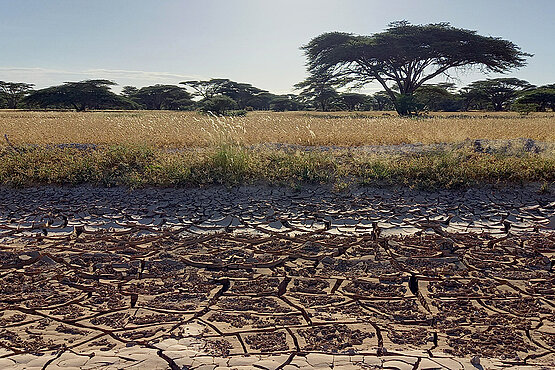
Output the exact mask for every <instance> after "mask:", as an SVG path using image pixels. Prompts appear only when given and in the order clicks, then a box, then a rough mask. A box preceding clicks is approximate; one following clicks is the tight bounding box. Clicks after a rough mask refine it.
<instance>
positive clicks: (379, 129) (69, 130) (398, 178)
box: [0, 111, 555, 187]
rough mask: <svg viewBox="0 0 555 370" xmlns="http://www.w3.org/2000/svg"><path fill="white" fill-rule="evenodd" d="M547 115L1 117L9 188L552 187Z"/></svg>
mask: <svg viewBox="0 0 555 370" xmlns="http://www.w3.org/2000/svg"><path fill="white" fill-rule="evenodd" d="M554 120H555V118H554V115H553V113H552V112H551V113H531V114H528V115H520V114H518V113H507V112H502V113H491V112H490V113H483V112H471V113H464V114H449V113H432V114H429V115H427V116H421V117H418V118H403V117H398V116H397V115H395V114H393V113H387V112H386V113H384V112H331V113H326V112H283V113H279V112H249V113H248V114H247V115H246V116H244V117H221V116H215V115H209V114H201V113H198V112H144V111H143V112H141V111H123V112H122V111H106V112H86V113H76V112H25V111H3V112H0V132H1V133H2V134H3V135H4V140H3V142H2V146H1V155H2V158H3V160H2V164H0V181H1V182H2V183H4V184H13V185H25V184H27V185H29V184H36V183H58V184H63V183H69V184H77V183H96V184H104V185H130V186H146V185H199V184H218V183H226V184H237V183H254V182H271V183H276V182H277V183H285V184H296V185H298V184H299V183H307V182H309V183H310V182H312V183H314V182H316V183H333V184H336V185H338V186H340V187H344V186H346V185H349V184H366V183H373V182H387V183H401V184H406V185H411V186H420V187H422V186H423V187H457V186H467V185H472V184H476V183H483V182H487V183H499V182H505V181H512V182H514V181H517V182H518V181H521V182H522V181H534V182H544V183H545V184H546V185H545V186H548V185H549V182H552V181H553V180H554V175H553V174H554V154H553V153H554V150H553V148H554V143H555V129H554Z"/></svg>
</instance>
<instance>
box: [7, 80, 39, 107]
mask: <svg viewBox="0 0 555 370" xmlns="http://www.w3.org/2000/svg"><path fill="white" fill-rule="evenodd" d="M33 86H35V85H34V84H27V83H23V82H5V81H0V93H1V94H2V97H3V98H4V100H5V101H6V106H7V107H8V108H10V109H15V108H17V107H18V106H19V103H20V102H21V101H22V100H23V98H24V97H25V96H26V95H28V94H29V93H30V92H31V90H33Z"/></svg>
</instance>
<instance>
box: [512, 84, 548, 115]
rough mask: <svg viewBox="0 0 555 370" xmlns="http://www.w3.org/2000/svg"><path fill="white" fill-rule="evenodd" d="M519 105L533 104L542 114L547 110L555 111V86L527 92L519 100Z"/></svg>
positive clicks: (546, 86)
mask: <svg viewBox="0 0 555 370" xmlns="http://www.w3.org/2000/svg"><path fill="white" fill-rule="evenodd" d="M516 102H517V103H519V104H532V105H535V106H536V107H537V108H536V110H538V111H540V112H545V111H546V110H547V108H551V110H553V111H555V84H553V85H545V86H540V87H538V88H537V89H534V90H530V91H527V92H525V93H523V94H522V96H520V97H519V98H518V99H517V100H516Z"/></svg>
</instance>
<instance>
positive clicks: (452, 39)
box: [302, 21, 532, 115]
mask: <svg viewBox="0 0 555 370" xmlns="http://www.w3.org/2000/svg"><path fill="white" fill-rule="evenodd" d="M302 49H303V50H304V51H305V54H306V56H307V58H308V63H307V67H308V71H309V72H310V74H311V75H331V76H333V77H334V79H335V80H337V81H342V83H343V84H347V83H352V84H354V85H355V86H363V85H365V84H367V83H369V82H373V81H378V82H379V83H380V84H381V85H382V86H383V88H384V89H385V91H386V92H387V94H388V95H389V96H390V97H391V99H392V101H393V102H394V104H395V108H396V110H397V112H398V113H399V114H400V115H408V114H410V111H408V110H407V107H406V106H405V105H403V104H400V102H402V101H404V100H407V97H406V96H407V95H408V96H412V94H413V93H414V92H415V91H416V89H418V88H419V87H420V86H422V84H424V83H426V82H427V81H430V80H431V79H433V78H434V77H437V76H440V75H442V74H446V73H447V72H448V71H449V70H452V69H464V68H472V67H479V68H481V69H482V70H484V71H485V72H506V71H508V70H510V69H512V68H518V67H522V66H524V65H525V63H526V58H527V57H530V56H532V55H531V54H528V53H524V52H522V51H521V50H520V48H519V47H518V46H517V45H515V44H513V43H512V42H510V41H507V40H503V39H500V38H498V37H490V36H481V35H478V34H477V33H476V31H471V30H466V29H462V28H455V27H453V26H451V25H450V24H449V23H438V24H427V25H412V24H410V23H408V22H406V21H400V22H394V23H391V24H390V25H389V27H388V28H387V29H386V30H385V31H383V32H380V33H375V34H373V35H370V36H359V35H353V34H350V33H342V32H329V33H324V34H322V35H320V36H317V37H315V38H314V39H312V40H311V41H310V42H309V43H308V44H307V45H305V46H303V47H302ZM394 85H396V86H397V90H398V93H396V92H395V91H394V90H393V89H392V86H394Z"/></svg>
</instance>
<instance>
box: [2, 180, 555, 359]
mask: <svg viewBox="0 0 555 370" xmlns="http://www.w3.org/2000/svg"><path fill="white" fill-rule="evenodd" d="M554 228H555V198H554V197H553V195H549V194H543V195H541V194H538V193H537V192H536V191H535V190H534V189H531V188H506V189H493V188H487V189H473V190H469V191H466V192H456V191H452V192H447V191H443V192H436V193H425V192H418V191H414V190H406V189H388V190H378V189H361V190H357V191H353V192H351V193H344V194H334V193H332V192H330V191H329V189H326V188H322V187H314V188H306V189H304V190H302V191H293V190H290V189H281V188H264V187H247V188H237V189H227V188H209V189H204V190H203V189H201V190H171V189H161V190H160V189H158V190H148V189H145V190H136V191H133V192H128V191H126V190H124V189H97V188H87V187H78V188H48V187H46V188H35V189H24V190H9V189H2V190H1V191H0V310H1V311H0V367H1V368H34V367H36V368H57V367H61V368H64V367H76V368H110V367H112V368H126V367H136V368H149V369H152V368H161V369H164V368H172V369H188V368H226V367H231V368H241V367H244V368H253V367H258V368H267V369H277V368H291V369H294V368H302V367H316V366H324V367H334V368H382V367H384V368H401V369H405V368H407V369H419V368H475V367H474V366H473V365H471V363H470V359H471V358H472V357H473V356H479V357H480V359H481V364H482V365H483V366H485V367H488V368H495V367H502V366H504V367H510V366H514V367H518V368H541V367H542V366H543V367H545V368H549V367H551V366H555V349H554V346H555V273H554V271H553V268H554V266H553V264H554V260H555V231H554ZM478 366H481V365H478Z"/></svg>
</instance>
